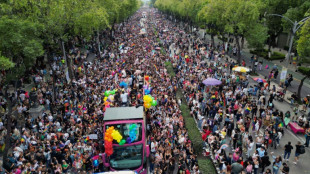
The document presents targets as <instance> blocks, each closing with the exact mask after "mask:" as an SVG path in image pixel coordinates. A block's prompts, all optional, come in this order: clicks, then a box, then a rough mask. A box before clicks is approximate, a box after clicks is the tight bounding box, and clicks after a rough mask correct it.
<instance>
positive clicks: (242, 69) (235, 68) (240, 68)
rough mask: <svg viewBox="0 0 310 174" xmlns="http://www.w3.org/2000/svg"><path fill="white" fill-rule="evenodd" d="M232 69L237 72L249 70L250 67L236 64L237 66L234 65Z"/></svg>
mask: <svg viewBox="0 0 310 174" xmlns="http://www.w3.org/2000/svg"><path fill="white" fill-rule="evenodd" d="M232 70H233V71H237V72H243V73H244V72H249V71H250V69H249V68H246V67H243V66H237V67H234V68H233V69H232Z"/></svg>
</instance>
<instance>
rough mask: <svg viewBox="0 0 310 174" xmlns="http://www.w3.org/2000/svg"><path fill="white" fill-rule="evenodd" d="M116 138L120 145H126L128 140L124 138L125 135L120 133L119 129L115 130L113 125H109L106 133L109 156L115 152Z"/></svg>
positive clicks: (106, 148) (105, 143)
mask: <svg viewBox="0 0 310 174" xmlns="http://www.w3.org/2000/svg"><path fill="white" fill-rule="evenodd" d="M113 140H116V141H117V143H118V144H119V145H124V144H125V143H126V140H124V139H123V136H122V135H121V134H120V133H119V131H118V130H115V129H114V127H113V126H111V127H109V128H108V129H107V130H106V132H105V134H104V146H105V153H106V154H107V155H108V156H111V155H112V154H113V146H112V141H113Z"/></svg>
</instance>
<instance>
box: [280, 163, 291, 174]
mask: <svg viewBox="0 0 310 174" xmlns="http://www.w3.org/2000/svg"><path fill="white" fill-rule="evenodd" d="M281 171H282V173H284V174H289V172H290V167H289V166H288V165H287V164H286V163H283V168H282V170H281Z"/></svg>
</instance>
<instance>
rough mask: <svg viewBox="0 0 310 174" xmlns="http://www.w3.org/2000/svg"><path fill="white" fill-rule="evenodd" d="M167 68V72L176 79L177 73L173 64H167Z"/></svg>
mask: <svg viewBox="0 0 310 174" xmlns="http://www.w3.org/2000/svg"><path fill="white" fill-rule="evenodd" d="M165 66H166V68H167V72H168V74H169V75H170V76H171V77H175V72H174V70H173V66H172V64H171V62H165Z"/></svg>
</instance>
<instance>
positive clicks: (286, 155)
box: [283, 141, 293, 161]
mask: <svg viewBox="0 0 310 174" xmlns="http://www.w3.org/2000/svg"><path fill="white" fill-rule="evenodd" d="M292 149H293V146H292V145H291V142H290V141H289V142H288V143H287V144H286V145H285V146H284V157H283V158H284V161H285V160H286V161H288V159H289V158H290V156H291V152H292Z"/></svg>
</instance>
